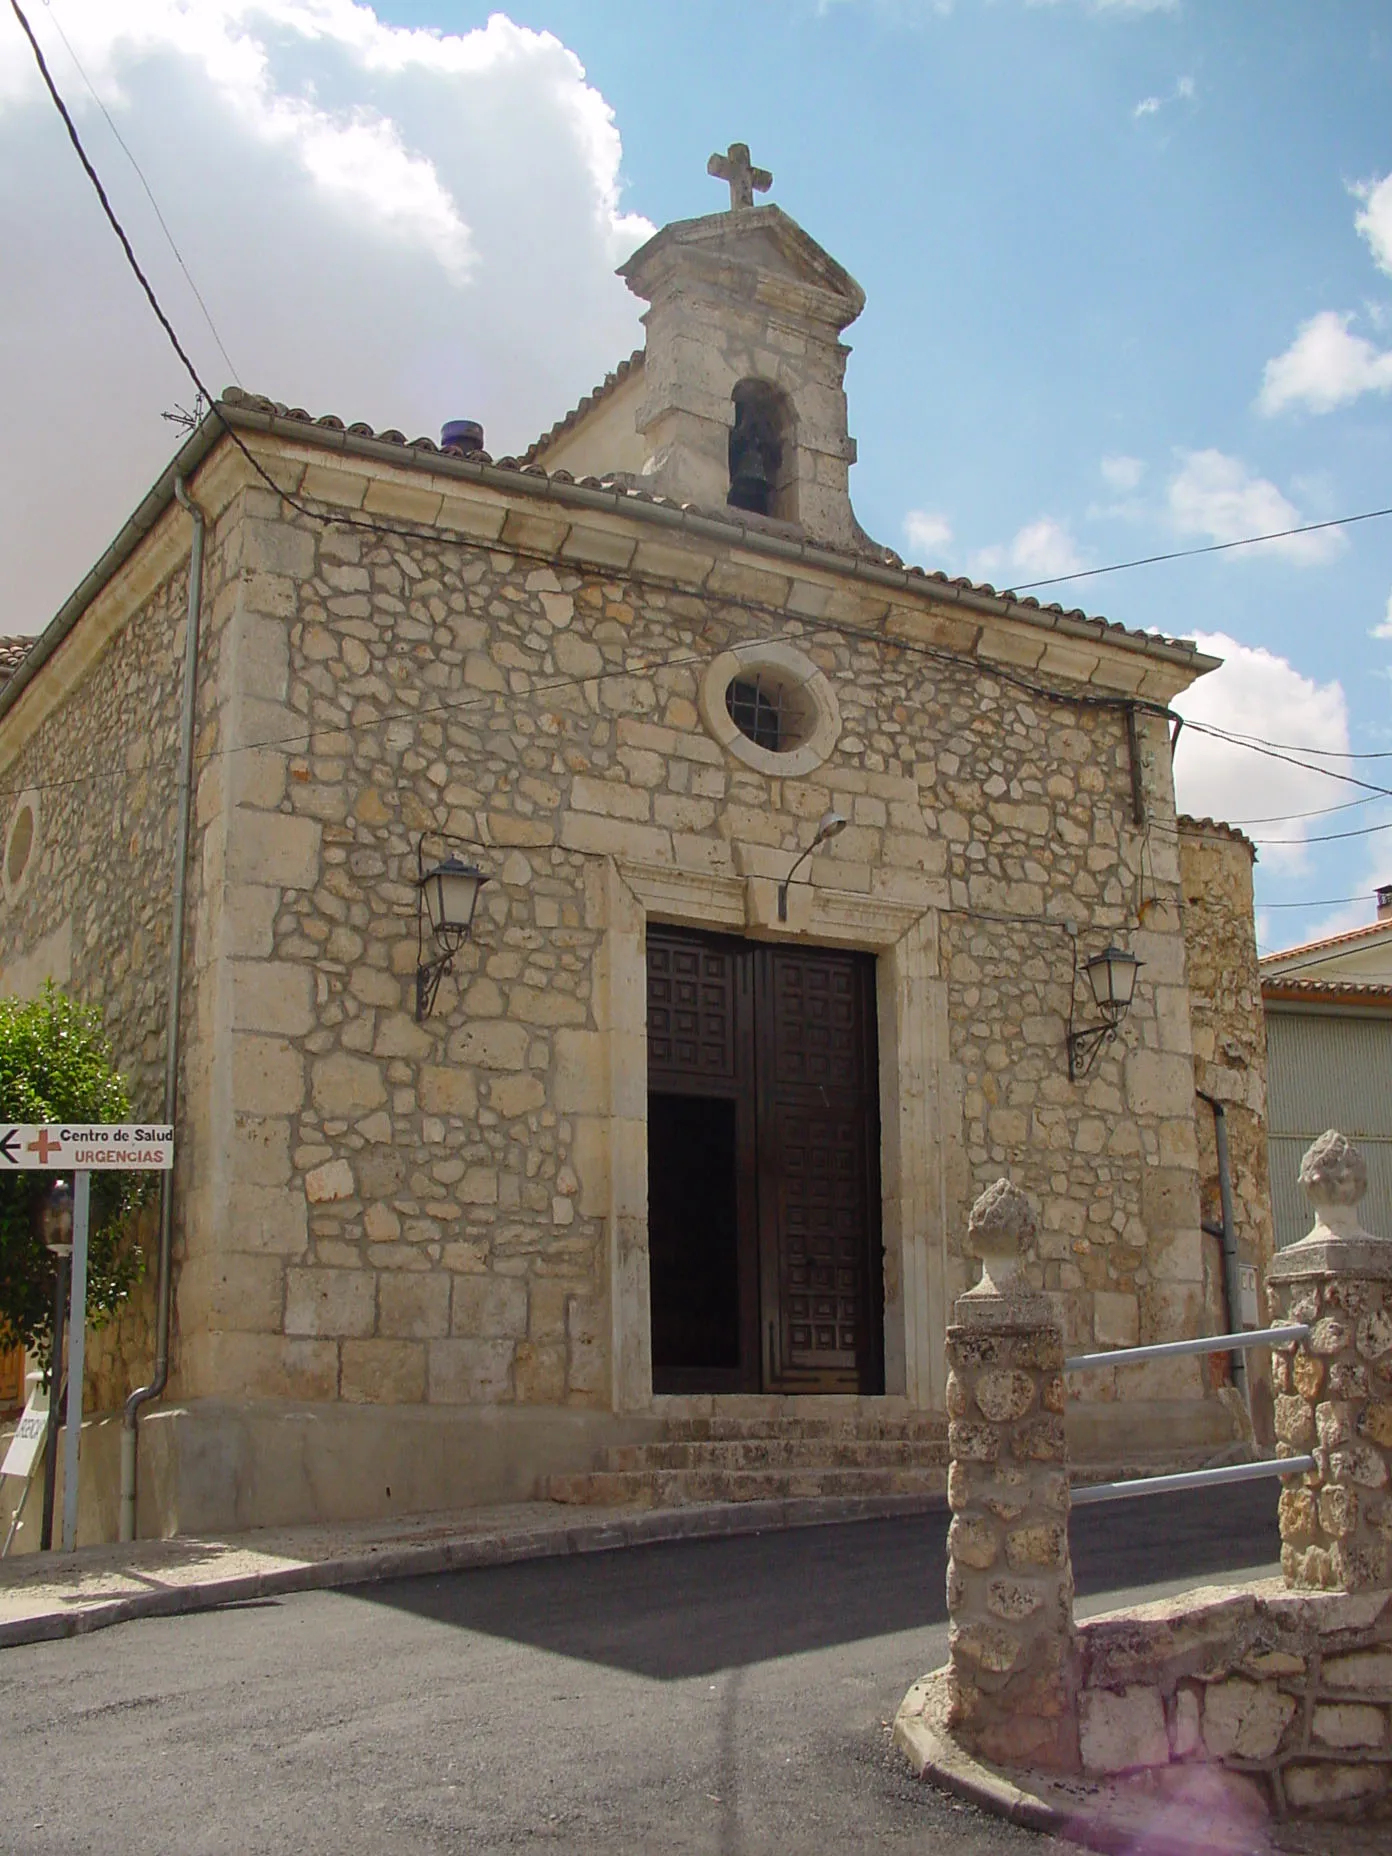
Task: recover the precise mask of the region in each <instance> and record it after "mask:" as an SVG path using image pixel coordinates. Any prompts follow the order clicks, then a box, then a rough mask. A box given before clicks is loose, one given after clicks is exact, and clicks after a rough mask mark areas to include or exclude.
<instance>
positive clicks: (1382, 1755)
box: [1077, 1580, 1392, 1817]
mask: <svg viewBox="0 0 1392 1856" xmlns="http://www.w3.org/2000/svg"><path fill="white" fill-rule="evenodd" d="M1077 1647H1078V1662H1079V1679H1080V1683H1081V1688H1080V1692H1079V1711H1078V1727H1079V1743H1080V1750H1081V1754H1082V1764H1083V1770H1084V1772H1085V1773H1086V1774H1087V1775H1089V1776H1091V1777H1108V1776H1113V1775H1116V1774H1120V1773H1127V1772H1136V1771H1139V1770H1142V1769H1145V1768H1154V1767H1164V1766H1169V1765H1174V1764H1180V1763H1184V1762H1190V1763H1195V1764H1202V1763H1207V1764H1210V1765H1219V1766H1222V1767H1224V1768H1225V1769H1226V1770H1227V1771H1229V1772H1232V1773H1237V1774H1241V1775H1243V1776H1244V1777H1245V1778H1246V1779H1247V1780H1248V1781H1249V1782H1250V1784H1251V1785H1252V1786H1253V1787H1254V1788H1255V1789H1256V1790H1257V1791H1258V1792H1259V1793H1260V1795H1261V1802H1262V1803H1263V1804H1264V1805H1265V1807H1266V1808H1267V1809H1268V1810H1269V1811H1271V1812H1272V1813H1273V1814H1274V1815H1276V1816H1280V1817H1284V1816H1286V1815H1288V1814H1291V1813H1297V1814H1301V1815H1304V1814H1325V1813H1327V1814H1329V1815H1331V1816H1354V1815H1357V1816H1360V1817H1361V1816H1366V1815H1368V1814H1369V1813H1370V1812H1374V1811H1378V1812H1381V1811H1384V1810H1386V1809H1387V1807H1388V1804H1389V1799H1388V1787H1389V1780H1390V1779H1392V1738H1390V1737H1389V1720H1390V1718H1392V1596H1389V1594H1388V1593H1386V1592H1368V1593H1358V1594H1347V1593H1333V1592H1330V1593H1303V1592H1290V1591H1287V1589H1286V1588H1285V1586H1284V1585H1283V1584H1282V1583H1280V1582H1279V1581H1275V1580H1272V1581H1268V1582H1264V1583H1261V1584H1258V1585H1255V1586H1252V1587H1249V1588H1248V1589H1246V1590H1245V1591H1242V1592H1233V1591H1231V1590H1228V1589H1226V1588H1222V1587H1215V1588H1208V1589H1207V1590H1203V1591H1198V1592H1188V1593H1185V1594H1184V1595H1183V1596H1181V1597H1179V1598H1174V1599H1167V1600H1165V1601H1163V1602H1161V1603H1159V1604H1154V1605H1146V1606H1141V1607H1139V1608H1137V1609H1133V1610H1128V1611H1118V1612H1115V1613H1112V1614H1110V1615H1108V1616H1106V1617H1101V1618H1094V1619H1092V1620H1091V1621H1090V1622H1088V1623H1086V1624H1083V1625H1081V1626H1079V1629H1078V1634H1077Z"/></svg>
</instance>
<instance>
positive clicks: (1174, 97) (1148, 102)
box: [1131, 77, 1194, 122]
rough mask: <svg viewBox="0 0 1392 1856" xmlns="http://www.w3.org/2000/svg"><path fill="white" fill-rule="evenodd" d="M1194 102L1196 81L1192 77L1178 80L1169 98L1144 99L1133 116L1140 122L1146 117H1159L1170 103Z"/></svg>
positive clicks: (1134, 110)
mask: <svg viewBox="0 0 1392 1856" xmlns="http://www.w3.org/2000/svg"><path fill="white" fill-rule="evenodd" d="M1193 101H1194V80H1193V78H1192V77H1181V78H1176V80H1175V87H1174V89H1173V90H1172V91H1171V92H1170V94H1169V96H1167V97H1142V99H1141V101H1140V102H1139V103H1138V104H1137V105H1136V107H1135V109H1133V110H1132V112H1131V114H1132V115H1133V116H1134V117H1135V118H1136V120H1137V121H1138V122H1139V121H1140V120H1141V119H1142V117H1145V116H1158V115H1159V113H1160V111H1161V110H1163V109H1164V108H1165V106H1166V105H1167V104H1169V103H1192V102H1193Z"/></svg>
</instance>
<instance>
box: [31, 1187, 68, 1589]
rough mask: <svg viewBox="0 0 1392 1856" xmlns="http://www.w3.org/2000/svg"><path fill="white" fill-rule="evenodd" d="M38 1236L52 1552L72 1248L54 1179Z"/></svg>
mask: <svg viewBox="0 0 1392 1856" xmlns="http://www.w3.org/2000/svg"><path fill="white" fill-rule="evenodd" d="M34 1223H35V1226H36V1227H37V1230H38V1234H39V1236H40V1238H42V1240H43V1243H44V1245H45V1247H46V1248H47V1250H48V1251H49V1253H50V1255H51V1256H52V1258H53V1347H52V1351H51V1353H50V1354H49V1368H48V1432H47V1435H46V1436H45V1438H44V1496H43V1519H42V1521H41V1523H40V1527H39V1549H40V1551H41V1552H44V1553H50V1552H52V1550H53V1502H54V1497H55V1495H56V1494H57V1492H58V1418H59V1409H58V1408H59V1404H60V1398H61V1392H62V1379H63V1311H64V1309H65V1308H66V1307H67V1301H68V1265H69V1262H70V1261H71V1259H72V1249H73V1189H72V1181H71V1180H70V1179H63V1178H62V1177H61V1176H58V1177H55V1178H54V1180H53V1181H52V1183H51V1184H50V1185H49V1187H48V1190H47V1191H46V1192H45V1193H44V1194H43V1195H42V1197H41V1198H40V1199H39V1201H38V1204H37V1206H36V1207H35V1211H34Z"/></svg>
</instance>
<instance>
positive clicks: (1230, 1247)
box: [1197, 1089, 1252, 1412]
mask: <svg viewBox="0 0 1392 1856" xmlns="http://www.w3.org/2000/svg"><path fill="white" fill-rule="evenodd" d="M1197 1094H1198V1097H1199V1100H1200V1101H1201V1102H1207V1104H1208V1106H1209V1107H1210V1108H1211V1109H1212V1110H1213V1131H1214V1135H1215V1137H1216V1139H1217V1142H1218V1192H1219V1195H1220V1198H1221V1200H1222V1206H1223V1223H1222V1226H1221V1228H1220V1229H1219V1230H1217V1231H1214V1230H1213V1227H1212V1226H1211V1225H1207V1224H1206V1225H1205V1226H1204V1229H1205V1231H1208V1232H1210V1233H1211V1234H1212V1235H1213V1236H1215V1237H1218V1238H1221V1240H1222V1244H1223V1301H1224V1303H1225V1305H1226V1306H1225V1312H1226V1317H1227V1331H1228V1333H1229V1334H1236V1333H1237V1331H1238V1324H1239V1322H1240V1321H1241V1319H1242V1277H1241V1273H1240V1271H1239V1269H1238V1260H1237V1226H1236V1223H1235V1221H1234V1219H1233V1203H1232V1167H1231V1165H1230V1163H1229V1160H1228V1112H1227V1110H1226V1109H1225V1108H1224V1107H1223V1104H1222V1103H1221V1102H1219V1101H1217V1100H1216V1099H1215V1098H1214V1097H1213V1096H1206V1095H1205V1094H1204V1092H1203V1090H1202V1089H1200V1090H1198V1091H1197ZM1228 1358H1229V1360H1230V1361H1231V1362H1232V1376H1233V1385H1234V1386H1235V1387H1236V1389H1237V1390H1238V1391H1239V1392H1240V1393H1241V1394H1242V1397H1243V1399H1244V1401H1245V1402H1246V1404H1247V1408H1248V1410H1249V1412H1250V1410H1251V1406H1252V1401H1251V1395H1250V1391H1249V1388H1248V1385H1247V1356H1246V1354H1245V1353H1241V1352H1233V1353H1230V1354H1229V1355H1228Z"/></svg>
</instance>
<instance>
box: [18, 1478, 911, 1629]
mask: <svg viewBox="0 0 1392 1856" xmlns="http://www.w3.org/2000/svg"><path fill="white" fill-rule="evenodd" d="M946 1511H947V1501H946V1497H945V1496H942V1495H848V1496H835V1495H821V1496H807V1497H801V1498H800V1497H796V1496H789V1497H785V1498H782V1499H780V1500H776V1501H756V1502H709V1503H702V1504H700V1505H693V1506H691V1507H689V1508H659V1509H647V1510H637V1511H633V1510H630V1511H628V1512H626V1513H624V1514H615V1513H613V1512H612V1511H609V1512H607V1513H605V1514H604V1515H603V1516H602V1517H600V1516H596V1518H595V1519H594V1520H591V1521H577V1522H575V1523H574V1524H573V1525H571V1526H568V1527H556V1526H550V1527H535V1528H521V1529H514V1530H513V1531H511V1532H506V1531H500V1532H498V1533H495V1534H488V1533H469V1534H466V1535H463V1536H462V1537H460V1538H456V1539H454V1540H431V1541H422V1542H421V1543H420V1544H418V1545H416V1544H407V1545H403V1546H388V1547H381V1548H375V1549H368V1550H366V1551H359V1552H345V1553H342V1554H338V1555H336V1556H334V1557H332V1558H329V1559H323V1560H316V1561H312V1562H304V1563H302V1564H300V1565H290V1566H276V1567H270V1568H268V1569H267V1570H266V1571H264V1572H252V1573H238V1574H233V1575H231V1576H229V1577H228V1578H225V1579H218V1578H216V1577H214V1578H211V1579H204V1580H201V1581H199V1582H198V1583H197V1584H189V1585H180V1586H165V1587H162V1588H160V1589H158V1590H154V1591H141V1592H131V1593H128V1594H125V1595H123V1596H122V1597H120V1598H111V1599H97V1600H94V1601H93V1602H92V1603H90V1604H86V1605H83V1604H81V1603H80V1601H79V1603H78V1604H76V1605H74V1606H73V1607H72V1608H71V1609H59V1608H56V1607H55V1608H54V1609H53V1610H51V1611H46V1612H40V1613H36V1614H35V1615H34V1616H33V1617H27V1618H14V1619H11V1620H9V1621H8V1622H4V1623H0V1649H13V1648H17V1647H18V1646H19V1645H21V1644H26V1643H51V1642H55V1641H57V1640H59V1639H61V1638H65V1637H80V1636H85V1635H86V1634H87V1633H88V1632H89V1631H94V1630H105V1629H107V1628H108V1627H109V1626H110V1625H113V1624H126V1623H129V1622H131V1621H132V1620H134V1619H136V1618H156V1617H179V1616H183V1615H186V1614H188V1613H190V1612H195V1611H215V1610H217V1609H219V1608H220V1607H221V1606H224V1605H235V1604H243V1603H245V1602H246V1601H247V1600H248V1599H255V1598H272V1597H281V1596H284V1595H286V1594H288V1593H292V1592H318V1591H328V1590H334V1589H337V1588H339V1587H343V1586H353V1585H373V1584H377V1583H380V1582H382V1581H384V1580H388V1579H413V1578H424V1577H428V1576H429V1575H431V1574H438V1573H451V1572H464V1571H467V1570H469V1569H470V1568H472V1567H484V1566H508V1565H515V1564H517V1563H518V1562H519V1561H522V1560H540V1559H561V1558H566V1557H568V1556H569V1555H572V1554H579V1553H611V1552H615V1551H617V1550H619V1549H621V1548H624V1547H642V1546H658V1545H661V1544H664V1543H666V1542H671V1541H681V1540H722V1539H731V1538H734V1537H736V1536H738V1535H741V1534H762V1533H770V1532H776V1531H783V1530H785V1529H790V1528H797V1527H826V1526H832V1525H837V1524H841V1523H845V1522H851V1521H877V1520H886V1519H890V1518H893V1517H895V1516H900V1515H914V1514H935V1513H944V1514H945V1513H946Z"/></svg>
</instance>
